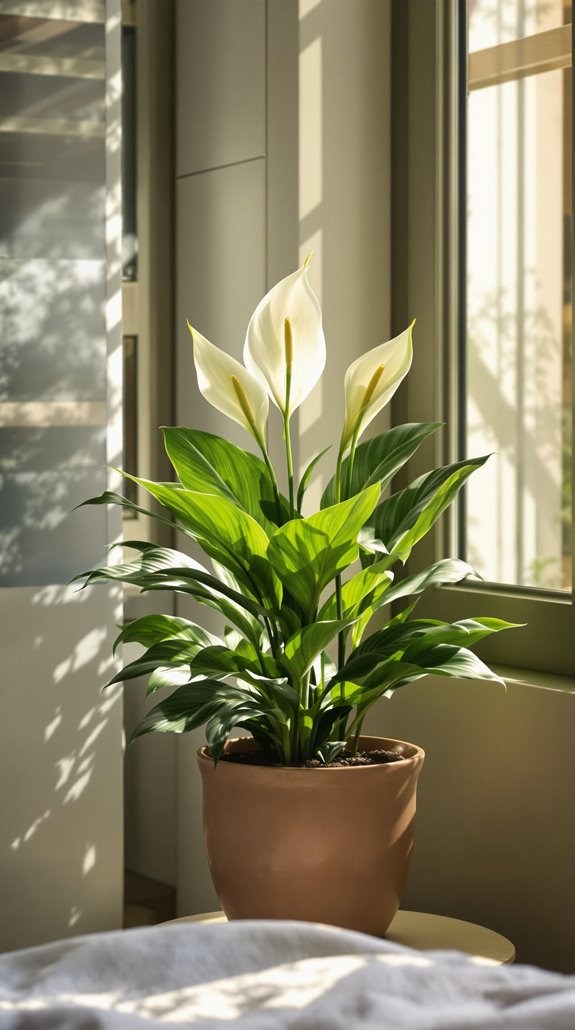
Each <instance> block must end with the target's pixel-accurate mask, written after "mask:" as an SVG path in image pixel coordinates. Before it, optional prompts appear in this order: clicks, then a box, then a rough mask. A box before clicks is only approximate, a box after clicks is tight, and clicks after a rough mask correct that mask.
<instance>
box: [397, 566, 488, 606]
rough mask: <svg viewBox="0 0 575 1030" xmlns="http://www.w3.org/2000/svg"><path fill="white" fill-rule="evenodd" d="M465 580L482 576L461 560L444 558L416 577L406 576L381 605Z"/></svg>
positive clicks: (479, 578)
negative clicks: (433, 587) (430, 588)
mask: <svg viewBox="0 0 575 1030" xmlns="http://www.w3.org/2000/svg"><path fill="white" fill-rule="evenodd" d="M464 579H472V580H481V576H480V575H479V573H478V572H476V571H475V569H473V568H472V567H471V565H468V564H467V562H464V561H461V559H460V558H442V559H441V561H437V562H434V563H433V565H429V566H428V567H427V568H426V569H422V571H421V572H417V573H416V574H415V576H406V578H405V579H402V580H401V581H400V582H399V583H396V584H395V585H394V586H392V587H390V588H389V590H387V591H386V592H385V594H384V595H383V597H382V598H381V604H389V603H390V602H391V601H397V600H398V598H400V597H410V596H411V595H412V594H421V593H423V591H424V590H427V588H428V587H432V586H446V585H447V584H449V583H460V582H461V581H462V580H464ZM379 607H381V605H379Z"/></svg>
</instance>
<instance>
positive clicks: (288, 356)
mask: <svg viewBox="0 0 575 1030" xmlns="http://www.w3.org/2000/svg"><path fill="white" fill-rule="evenodd" d="M284 348H285V360H286V396H285V407H284V410H283V417H284V442H285V448H286V463H287V474H288V484H289V507H290V518H292V519H293V518H294V516H295V507H294V481H293V458H292V452H291V435H290V428H289V420H290V410H289V402H290V393H291V370H292V363H293V333H292V326H291V320H290V319H289V318H284Z"/></svg>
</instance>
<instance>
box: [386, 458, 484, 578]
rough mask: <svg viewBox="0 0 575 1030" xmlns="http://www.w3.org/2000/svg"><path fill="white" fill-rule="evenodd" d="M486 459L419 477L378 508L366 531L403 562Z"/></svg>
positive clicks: (446, 467) (436, 470)
mask: <svg viewBox="0 0 575 1030" xmlns="http://www.w3.org/2000/svg"><path fill="white" fill-rule="evenodd" d="M488 458H489V455H488V454H486V455H484V456H483V457H481V458H474V459H470V460H466V461H459V462H455V463H454V464H451V465H445V466H443V467H442V468H439V469H434V470H433V472H428V473H426V474H425V475H423V476H420V477H419V479H416V480H415V481H414V482H413V483H412V484H411V485H410V486H408V487H407V489H405V490H401V491H400V493H397V494H392V496H391V497H387V498H386V499H385V500H384V501H382V502H381V504H379V505H378V506H377V508H376V509H375V511H374V513H373V517H372V518H371V519H370V520H369V523H368V528H369V532H370V533H371V535H372V536H373V537H375V538H376V539H378V540H382V541H383V543H384V544H385V546H386V547H387V549H388V551H390V552H391V551H393V552H394V553H395V555H396V556H397V557H399V558H401V560H402V561H404V562H405V561H406V560H407V558H408V557H409V554H410V552H411V549H412V548H413V546H414V545H415V544H416V543H417V541H418V540H420V539H421V538H422V537H423V536H425V534H426V533H427V532H428V530H429V529H431V527H432V526H433V524H434V523H435V522H436V521H437V519H438V518H439V516H440V515H441V514H442V512H443V511H445V509H446V508H447V507H448V506H449V505H450V504H451V502H452V501H453V500H454V498H455V496H456V494H457V493H458V492H459V490H460V489H461V487H462V486H463V485H464V483H465V481H466V480H467V479H468V478H469V476H470V475H471V473H472V472H475V471H476V469H478V468H481V466H482V465H484V464H485V462H486V461H487V459H488Z"/></svg>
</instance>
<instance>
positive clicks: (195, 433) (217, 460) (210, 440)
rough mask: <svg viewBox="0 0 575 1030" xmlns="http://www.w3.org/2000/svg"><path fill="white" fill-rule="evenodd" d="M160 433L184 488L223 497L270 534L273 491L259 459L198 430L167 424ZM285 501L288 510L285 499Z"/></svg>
mask: <svg viewBox="0 0 575 1030" xmlns="http://www.w3.org/2000/svg"><path fill="white" fill-rule="evenodd" d="M163 433H164V443H165V447H166V451H167V454H168V457H169V459H170V461H171V463H172V465H173V466H174V468H175V470H176V473H177V476H178V479H179V480H180V482H181V483H182V485H183V486H184V487H186V489H187V490H192V491H194V492H197V493H205V494H219V495H221V496H222V497H226V498H227V499H228V500H230V501H233V503H234V504H236V505H237V506H238V507H240V508H241V509H242V510H243V511H245V512H247V514H248V515H251V516H252V518H254V519H255V520H256V522H258V523H259V524H260V525H261V526H263V528H264V529H265V531H266V533H267V535H268V536H269V535H270V534H271V533H273V531H274V530H275V528H276V526H277V525H278V522H277V516H276V511H275V501H274V493H273V488H272V485H271V482H270V477H269V474H268V471H267V469H266V467H265V465H264V463H263V461H262V460H261V459H260V458H258V457H256V455H255V454H250V453H248V452H247V451H243V450H241V448H240V447H236V445H235V444H233V443H230V442H229V441H228V440H224V439H222V437H221V436H214V435H213V434H212V433H204V432H201V431H200V430H199V429H184V428H180V427H169V428H164V430H163ZM284 503H285V511H287V509H288V508H289V505H288V502H287V501H285V499H284ZM284 513H285V512H284ZM282 521H285V519H283V520H282Z"/></svg>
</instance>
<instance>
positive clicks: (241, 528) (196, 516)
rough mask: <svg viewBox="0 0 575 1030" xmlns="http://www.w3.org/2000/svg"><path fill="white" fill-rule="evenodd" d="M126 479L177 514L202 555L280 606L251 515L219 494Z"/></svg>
mask: <svg viewBox="0 0 575 1030" xmlns="http://www.w3.org/2000/svg"><path fill="white" fill-rule="evenodd" d="M123 475H126V473H123ZM128 478H129V479H133V480H134V482H136V483H139V484H140V485H141V486H144V487H145V488H146V490H148V491H149V492H150V493H151V494H152V496H153V497H155V498H156V500H158V501H159V502H160V504H163V505H164V507H165V508H168V510H169V511H171V512H173V513H174V514H175V515H177V516H178V518H179V520H180V521H181V522H182V524H183V525H184V526H186V528H187V529H188V531H189V532H190V533H191V535H192V536H193V537H194V539H195V540H197V542H198V543H199V544H200V546H201V547H202V548H203V550H204V551H205V552H206V554H209V555H210V557H211V558H214V559H215V560H216V561H217V562H219V563H220V564H221V565H224V566H225V567H226V568H227V569H230V570H231V571H232V572H234V573H235V574H236V575H237V576H239V578H240V579H241V581H242V583H244V584H245V585H246V586H247V588H248V589H252V590H253V591H254V592H256V593H257V594H259V595H260V599H261V600H262V601H264V602H265V601H268V602H269V604H270V605H271V606H273V607H279V606H280V604H281V595H282V591H281V583H280V582H279V580H278V579H277V576H275V575H274V572H273V570H272V569H271V567H270V565H269V562H268V561H267V560H266V552H267V547H268V543H269V540H268V537H267V534H266V533H265V531H264V530H263V529H262V527H261V526H260V525H259V524H258V523H257V522H256V520H255V519H253V518H252V517H251V515H248V514H246V512H245V511H242V509H241V508H238V507H237V506H236V505H235V504H234V502H233V501H230V500H229V499H228V498H227V497H224V496H222V495H216V494H204V493H197V492H194V491H191V490H185V489H184V488H182V487H179V486H172V485H171V484H169V483H153V482H151V481H150V480H148V479H138V478H137V477H136V476H128Z"/></svg>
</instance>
